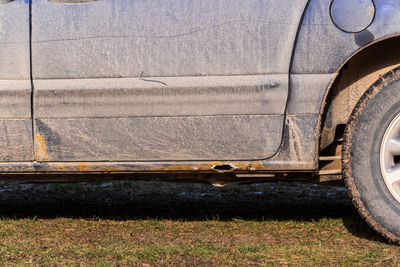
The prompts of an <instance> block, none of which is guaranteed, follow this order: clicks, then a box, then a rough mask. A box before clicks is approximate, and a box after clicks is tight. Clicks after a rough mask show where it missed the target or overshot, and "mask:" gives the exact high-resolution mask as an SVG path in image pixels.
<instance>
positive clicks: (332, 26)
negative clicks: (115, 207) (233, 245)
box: [0, 0, 400, 243]
mask: <svg viewBox="0 0 400 267" xmlns="http://www.w3.org/2000/svg"><path fill="white" fill-rule="evenodd" d="M399 47H400V1H397V0H375V1H372V0H333V1H331V0H309V1H308V0H268V1H260V0H162V1H161V0H135V1H132V0H35V1H32V0H30V1H29V0H0V55H1V61H0V78H1V79H0V94H1V98H0V110H1V112H0V139H1V142H0V173H1V174H2V179H14V180H20V181H46V182H48V181H60V180H63V181H76V180H91V179H98V177H101V175H106V176H105V177H107V179H119V178H120V177H122V176H119V175H120V174H126V173H130V174H132V177H139V178H141V179H145V178H149V179H156V178H157V179H166V180H170V181H177V180H178V181H188V182H209V183H212V184H214V185H217V186H220V185H226V184H230V183H251V182H265V181H278V180H287V181H296V180H302V181H306V182H312V183H333V182H343V181H344V182H345V185H346V186H347V188H348V191H349V193H350V196H351V198H352V199H353V201H354V203H355V205H356V207H357V209H358V210H359V212H360V214H361V215H362V216H363V217H364V218H365V220H366V221H367V222H368V223H369V224H370V225H371V226H372V227H373V228H374V229H375V230H377V231H378V232H379V233H381V234H382V235H383V236H385V237H386V238H388V239H389V240H390V241H392V242H397V243H399V242H400V68H399V67H398V65H399V64H400V49H399ZM72 174H73V175H72ZM93 174H96V175H97V176H93ZM111 174H113V175H111ZM135 174H138V175H137V176H135ZM92 177H94V178H92ZM96 177H97V178H96ZM124 177H125V176H124ZM160 177H161V178H160Z"/></svg>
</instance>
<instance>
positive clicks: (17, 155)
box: [0, 0, 33, 161]
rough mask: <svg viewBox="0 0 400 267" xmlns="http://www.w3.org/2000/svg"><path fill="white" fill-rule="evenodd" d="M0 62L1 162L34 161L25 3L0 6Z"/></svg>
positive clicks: (27, 14) (26, 8)
mask: <svg viewBox="0 0 400 267" xmlns="http://www.w3.org/2000/svg"><path fill="white" fill-rule="evenodd" d="M3 2H5V1H3ZM0 58H1V60H0V161H29V160H33V145H32V144H33V142H32V121H31V81H30V52H29V4H28V3H25V1H24V0H15V1H13V2H5V3H2V4H0Z"/></svg>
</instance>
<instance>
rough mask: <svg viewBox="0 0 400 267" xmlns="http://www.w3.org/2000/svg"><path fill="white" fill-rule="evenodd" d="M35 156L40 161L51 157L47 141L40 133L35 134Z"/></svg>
mask: <svg viewBox="0 0 400 267" xmlns="http://www.w3.org/2000/svg"><path fill="white" fill-rule="evenodd" d="M35 157H36V159H37V160H39V161H41V160H47V159H49V154H48V153H47V148H46V142H45V140H44V138H43V136H41V135H40V134H35Z"/></svg>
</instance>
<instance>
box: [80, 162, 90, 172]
mask: <svg viewBox="0 0 400 267" xmlns="http://www.w3.org/2000/svg"><path fill="white" fill-rule="evenodd" d="M87 167H88V166H87V165H86V164H85V163H83V162H80V163H79V171H80V172H85V171H90V168H87Z"/></svg>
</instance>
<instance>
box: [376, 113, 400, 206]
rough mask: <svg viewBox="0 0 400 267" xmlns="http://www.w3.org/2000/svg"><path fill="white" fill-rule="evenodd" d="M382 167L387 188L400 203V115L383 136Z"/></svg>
mask: <svg viewBox="0 0 400 267" xmlns="http://www.w3.org/2000/svg"><path fill="white" fill-rule="evenodd" d="M380 165H381V172H382V176H383V179H384V180H385V183H386V186H387V188H388V189H389V191H390V193H391V194H392V195H393V197H394V198H395V199H396V200H397V201H398V202H400V114H399V115H397V116H396V118H394V120H393V121H392V123H390V125H389V127H388V128H387V130H386V132H385V135H384V136H383V140H382V144H381V151H380Z"/></svg>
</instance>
